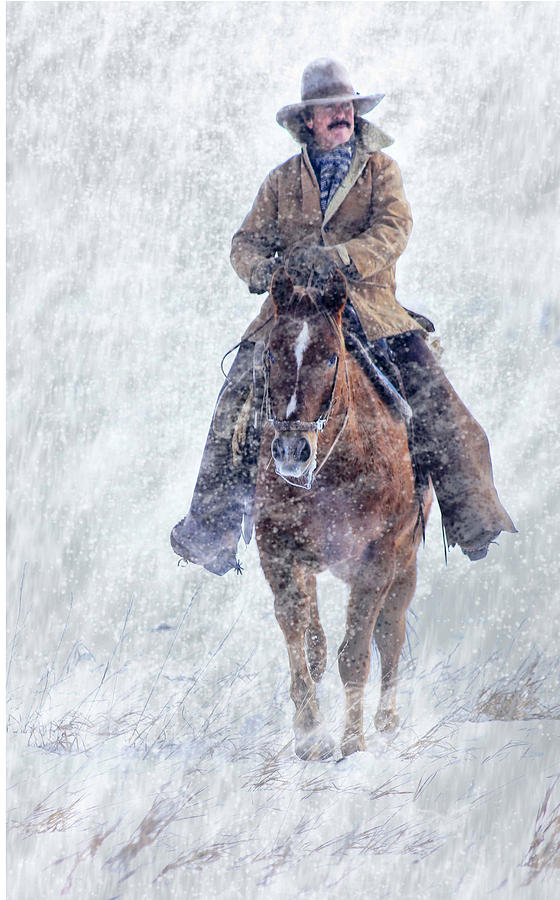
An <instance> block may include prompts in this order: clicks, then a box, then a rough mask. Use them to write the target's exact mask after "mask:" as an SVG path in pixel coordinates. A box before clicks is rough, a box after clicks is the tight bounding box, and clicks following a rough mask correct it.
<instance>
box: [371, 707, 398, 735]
mask: <svg viewBox="0 0 560 900" xmlns="http://www.w3.org/2000/svg"><path fill="white" fill-rule="evenodd" d="M375 727H376V728H377V730H378V731H384V732H387V731H396V730H397V728H398V727H399V717H398V715H397V714H396V712H393V710H392V709H379V710H378V711H377V712H376V714H375Z"/></svg>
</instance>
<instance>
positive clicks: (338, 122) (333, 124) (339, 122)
mask: <svg viewBox="0 0 560 900" xmlns="http://www.w3.org/2000/svg"><path fill="white" fill-rule="evenodd" d="M339 125H346V127H347V128H351V127H352V126H351V124H350V122H349V121H348V119H337V120H336V122H331V124H330V125H329V128H328V130H329V131H330V130H331V128H338V126H339Z"/></svg>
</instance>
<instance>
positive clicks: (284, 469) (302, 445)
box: [271, 431, 317, 478]
mask: <svg viewBox="0 0 560 900" xmlns="http://www.w3.org/2000/svg"><path fill="white" fill-rule="evenodd" d="M271 450H272V458H273V460H274V462H275V463H276V471H277V472H278V474H279V475H284V476H288V477H291V478H301V477H302V476H304V475H306V474H307V472H308V470H309V467H310V466H311V465H312V463H313V461H314V460H315V454H316V451H317V433H316V432H303V433H302V432H301V431H295V432H290V431H283V432H280V434H276V435H275V436H274V440H273V441H272V448H271Z"/></svg>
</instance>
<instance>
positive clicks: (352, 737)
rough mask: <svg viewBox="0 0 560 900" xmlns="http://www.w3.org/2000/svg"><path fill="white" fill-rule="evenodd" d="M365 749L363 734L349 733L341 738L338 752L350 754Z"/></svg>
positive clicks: (344, 754) (345, 754)
mask: <svg viewBox="0 0 560 900" xmlns="http://www.w3.org/2000/svg"><path fill="white" fill-rule="evenodd" d="M365 749H366V742H365V738H364V736H363V734H349V735H348V737H344V738H342V744H341V745H340V752H341V753H342V755H343V756H352V754H353V753H358V752H360V751H363V750H365Z"/></svg>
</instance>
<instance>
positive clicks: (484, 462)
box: [387, 331, 517, 560]
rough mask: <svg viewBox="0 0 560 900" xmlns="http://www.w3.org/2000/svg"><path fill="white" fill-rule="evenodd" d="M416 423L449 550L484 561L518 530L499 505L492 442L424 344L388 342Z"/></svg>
mask: <svg viewBox="0 0 560 900" xmlns="http://www.w3.org/2000/svg"><path fill="white" fill-rule="evenodd" d="M387 343H388V345H389V348H390V350H391V352H392V354H393V356H394V358H395V361H396V363H397V365H398V367H399V370H400V372H401V375H402V379H403V383H404V390H405V393H406V399H407V400H408V403H409V404H410V406H411V408H412V412H413V417H414V419H413V420H414V440H415V454H416V459H417V462H418V463H419V464H420V466H421V468H422V469H423V470H424V471H426V472H428V473H429V474H430V476H431V478H432V482H433V485H434V488H435V492H436V496H437V499H438V503H439V507H440V510H441V516H442V520H443V525H444V529H445V537H446V540H447V544H448V546H450V547H452V546H454V545H455V544H459V546H460V547H461V549H462V551H463V553H465V554H466V555H467V556H468V557H469V559H471V560H476V559H483V558H484V557H485V556H486V554H487V552H488V546H489V544H490V543H491V542H492V541H493V540H494V539H495V538H496V537H497V536H498V535H499V534H500V532H502V531H509V532H512V533H515V532H516V531H517V529H516V527H515V525H514V524H513V522H512V520H511V519H510V517H509V515H508V514H507V512H506V510H505V509H504V507H503V506H502V504H501V503H500V501H499V499H498V494H497V492H496V488H495V487H494V480H493V477H492V463H491V460H490V448H489V445H488V439H487V437H486V434H485V433H484V431H483V429H482V428H481V427H480V425H479V424H478V422H477V421H476V419H475V418H474V417H473V416H472V415H471V413H470V412H469V410H468V409H467V408H466V406H465V405H464V403H463V402H462V401H461V400H460V398H459V397H458V396H457V394H456V393H455V391H454V389H453V387H452V386H451V384H450V382H449V381H448V379H447V378H446V376H445V374H444V372H443V369H442V368H441V366H440V365H439V364H438V362H437V361H436V358H435V357H434V355H433V353H432V352H431V350H430V349H429V347H428V345H427V344H426V341H425V340H424V338H423V337H422V336H421V335H420V334H419V333H418V332H415V331H411V332H407V333H406V334H401V335H396V336H395V337H391V338H388V340H387Z"/></svg>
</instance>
